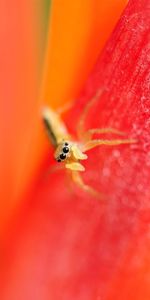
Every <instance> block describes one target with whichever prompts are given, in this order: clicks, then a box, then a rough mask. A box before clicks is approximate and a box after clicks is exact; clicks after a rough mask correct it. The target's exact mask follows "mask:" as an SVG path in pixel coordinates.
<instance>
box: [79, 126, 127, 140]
mask: <svg viewBox="0 0 150 300" xmlns="http://www.w3.org/2000/svg"><path fill="white" fill-rule="evenodd" d="M105 133H112V134H117V135H123V136H124V135H125V133H124V132H121V131H119V130H117V129H114V128H94V129H89V130H87V131H86V132H85V133H84V134H83V136H82V139H83V140H84V141H89V140H91V139H92V136H93V134H105Z"/></svg>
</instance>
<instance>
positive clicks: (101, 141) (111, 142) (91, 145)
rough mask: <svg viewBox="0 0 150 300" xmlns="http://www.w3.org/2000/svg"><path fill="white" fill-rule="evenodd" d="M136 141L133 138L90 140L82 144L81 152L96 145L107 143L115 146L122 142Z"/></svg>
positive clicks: (131, 142) (130, 142)
mask: <svg viewBox="0 0 150 300" xmlns="http://www.w3.org/2000/svg"><path fill="white" fill-rule="evenodd" d="M136 142H137V141H136V140H134V139H116V140H91V141H88V142H87V143H85V144H83V148H82V150H83V152H86V151H88V150H91V149H93V148H95V147H97V146H100V145H107V146H116V145H122V144H133V143H136Z"/></svg>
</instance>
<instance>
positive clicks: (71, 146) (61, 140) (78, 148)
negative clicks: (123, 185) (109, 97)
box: [42, 92, 136, 196]
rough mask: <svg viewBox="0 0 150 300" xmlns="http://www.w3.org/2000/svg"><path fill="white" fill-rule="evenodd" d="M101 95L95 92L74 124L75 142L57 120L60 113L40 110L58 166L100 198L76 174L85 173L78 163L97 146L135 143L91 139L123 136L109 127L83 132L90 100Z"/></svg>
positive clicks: (61, 122)
mask: <svg viewBox="0 0 150 300" xmlns="http://www.w3.org/2000/svg"><path fill="white" fill-rule="evenodd" d="M100 93H101V92H98V93H97V94H96V95H95V96H94V97H93V98H92V100H91V101H90V102H88V104H87V105H86V107H85V109H84V111H83V113H82V116H81V118H80V121H79V123H78V128H77V129H78V130H77V133H78V138H79V141H76V140H74V139H73V137H72V136H71V135H70V134H69V132H68V130H67V128H66V126H65V124H64V122H63V120H62V119H61V115H60V112H56V111H54V110H52V109H51V108H49V107H45V108H44V109H43V113H42V116H43V121H44V124H45V128H46V130H47V133H48V136H49V139H50V142H51V143H52V145H53V146H54V149H55V152H54V158H55V160H56V161H57V162H58V163H63V165H64V167H65V168H66V169H69V170H71V175H72V179H73V181H74V182H75V183H76V184H77V185H78V186H79V187H80V188H82V189H83V190H85V191H87V192H90V193H92V194H93V195H96V196H98V195H100V194H99V193H98V192H97V191H96V190H94V189H93V188H92V187H90V186H89V185H87V184H85V183H84V181H83V179H82V177H81V175H80V172H83V171H85V168H84V166H83V165H82V163H81V161H82V160H85V159H87V158H88V156H87V154H86V152H87V151H89V150H90V149H93V148H95V147H97V146H99V145H108V146H115V145H120V144H131V143H135V142H136V141H135V140H133V139H113V140H104V139H92V136H93V135H94V134H95V133H97V134H103V133H112V134H117V135H124V133H122V132H120V131H118V130H116V129H113V128H101V129H100V128H95V129H89V130H88V131H87V132H84V129H83V128H84V126H83V125H84V121H85V118H86V115H87V113H88V112H89V110H90V108H91V107H92V105H93V103H94V101H95V100H96V99H97V98H98V97H99V96H100Z"/></svg>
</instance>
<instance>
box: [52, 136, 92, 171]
mask: <svg viewBox="0 0 150 300" xmlns="http://www.w3.org/2000/svg"><path fill="white" fill-rule="evenodd" d="M54 156H55V159H56V161H57V162H65V164H66V165H68V164H70V163H71V164H72V163H74V162H75V163H76V162H79V161H80V160H83V159H87V155H86V154H84V153H83V152H82V151H81V149H80V147H79V145H78V144H77V143H74V142H68V141H62V142H61V143H59V145H58V146H57V148H56V151H55V155H54Z"/></svg>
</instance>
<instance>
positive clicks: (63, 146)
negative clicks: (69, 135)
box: [55, 141, 71, 162]
mask: <svg viewBox="0 0 150 300" xmlns="http://www.w3.org/2000/svg"><path fill="white" fill-rule="evenodd" d="M70 150H71V145H70V143H69V142H66V141H63V142H62V143H60V144H59V145H58V146H57V148H56V151H55V159H56V161H57V162H64V161H66V160H67V159H68V158H70V156H71V153H70Z"/></svg>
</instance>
